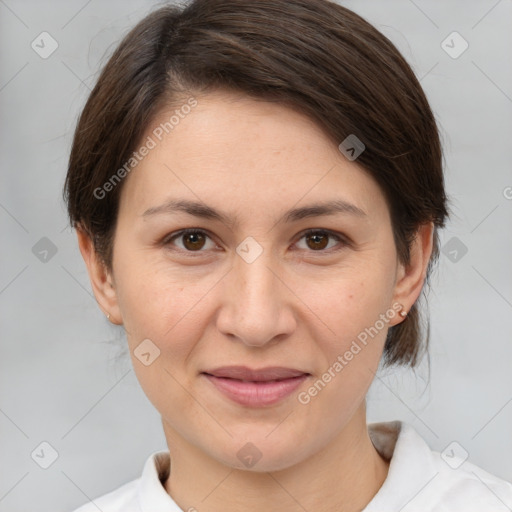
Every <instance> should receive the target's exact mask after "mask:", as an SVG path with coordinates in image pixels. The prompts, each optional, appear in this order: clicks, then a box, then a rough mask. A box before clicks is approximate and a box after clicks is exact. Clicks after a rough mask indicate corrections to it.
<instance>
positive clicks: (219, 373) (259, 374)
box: [203, 366, 308, 381]
mask: <svg viewBox="0 0 512 512" xmlns="http://www.w3.org/2000/svg"><path fill="white" fill-rule="evenodd" d="M203 373H206V374H208V375H213V376H214V377H228V378H230V379H238V380H250V381H268V380H280V379H290V378H292V377H299V376H300V375H306V374H308V372H304V371H302V370H296V369H294V368H285V367H283V366H269V367H267V368H260V369H253V368H248V367H247V366H222V367H220V368H215V369H214V370H208V371H205V372H203Z"/></svg>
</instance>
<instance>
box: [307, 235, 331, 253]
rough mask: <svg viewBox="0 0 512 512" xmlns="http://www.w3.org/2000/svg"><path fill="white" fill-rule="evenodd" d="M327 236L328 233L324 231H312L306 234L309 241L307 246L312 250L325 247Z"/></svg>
mask: <svg viewBox="0 0 512 512" xmlns="http://www.w3.org/2000/svg"><path fill="white" fill-rule="evenodd" d="M328 238H329V235H326V234H325V233H312V234H309V235H306V240H308V242H310V243H311V245H309V247H310V248H311V249H314V250H317V249H320V250H321V249H325V248H326V247H327V244H328V243H329V241H328Z"/></svg>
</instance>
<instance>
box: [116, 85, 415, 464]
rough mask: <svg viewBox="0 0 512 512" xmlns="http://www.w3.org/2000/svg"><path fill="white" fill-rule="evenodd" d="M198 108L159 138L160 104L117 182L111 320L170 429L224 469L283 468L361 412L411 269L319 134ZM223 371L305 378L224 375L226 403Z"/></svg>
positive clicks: (265, 116) (293, 119)
mask: <svg viewBox="0 0 512 512" xmlns="http://www.w3.org/2000/svg"><path fill="white" fill-rule="evenodd" d="M197 101H198V104H197V106H196V107H195V108H193V109H191V111H190V113H189V114H188V115H186V116H183V118H182V119H181V118H180V121H179V123H178V124H176V125H175V126H174V128H173V129H172V131H169V134H168V135H167V136H165V137H162V140H161V141H159V140H158V138H157V137H155V135H154V133H160V132H158V131H157V132H153V130H154V129H155V128H157V127H158V126H159V124H160V123H162V122H165V121H167V120H168V119H169V117H170V116H171V115H172V113H173V112H162V114H161V117H160V118H159V119H157V120H156V122H155V123H154V124H153V125H152V126H151V127H150V129H149V130H148V132H147V133H146V135H145V136H144V141H146V140H147V136H151V137H152V138H153V139H154V141H155V142H156V146H155V147H154V148H153V149H150V150H149V153H148V154H147V156H145V157H144V158H143V159H142V161H141V162H140V163H138V165H137V166H136V167H135V168H134V169H133V170H132V171H131V173H130V174H129V175H128V176H127V178H126V183H124V188H123V191H122V195H121V202H120V207H119V217H118V221H117V228H116V232H115V239H114V252H113V275H112V278H113V285H114V290H115V298H114V300H113V302H112V303H110V304H109V305H108V307H109V308H110V311H109V312H110V313H111V315H112V317H113V318H114V319H115V320H114V321H116V320H117V321H118V322H119V323H123V324H124V326H125V329H126V331H127V337H128V343H129V347H130V352H131V356H132V360H133V365H134V369H135V372H136V374H137V377H138V379H139V381H140V383H141V385H142V388H143V389H144V391H145V393H146V394H147V396H148V398H149V399H150V401H151V402H152V403H153V404H154V406H155V407H156V409H157V410H158V411H159V413H160V414H161V416H162V420H163V424H164V428H165V431H166V434H167V435H168V436H170V437H171V438H176V439H178V438H179V439H182V440H184V441H185V442H186V443H187V444H190V445H191V446H194V447H196V448H198V449H199V450H201V451H202V452H203V453H206V454H207V455H209V456H211V457H212V458H214V459H216V460H217V461H220V462H222V463H223V464H227V465H228V466H232V467H239V468H244V465H245V467H249V466H248V464H250V463H245V462H244V460H245V459H246V458H247V457H246V455H247V454H246V453H245V452H244V450H245V451H246V452H248V453H249V455H250V456H251V457H252V456H253V457H256V458H258V457H259V456H260V455H258V453H259V454H261V460H260V461H259V462H258V464H257V465H256V466H255V469H257V470H261V471H268V470H277V469H283V468H286V467H289V466H291V465H292V464H295V463H298V462H300V461H302V460H305V459H306V458H307V457H309V456H311V455H313V454H314V453H316V452H318V451H319V450H321V449H322V448H325V447H327V446H328V444H329V443H330V442H331V441H333V440H334V439H335V437H336V436H337V435H338V434H339V433H340V432H341V430H342V429H343V428H344V427H345V426H346V425H347V424H348V423H349V421H350V420H351V418H353V417H354V415H355V413H356V411H361V410H362V408H363V407H364V398H365V395H366V393H367V390H368V388H369V386H370V384H371V382H372V379H373V377H374V372H375V371H376V369H377V366H378V364H379V360H380V358H381V354H382V351H383V346H384V341H385V338H386V333H387V329H388V328H389V327H390V326H391V325H394V324H396V323H399V322H400V321H402V318H401V317H400V316H399V315H398V310H399V309H400V306H399V305H398V303H397V302H400V303H401V304H404V302H405V304H404V306H405V309H407V307H408V306H410V304H407V303H406V301H404V296H403V295H404V293H405V292H404V291H403V290H402V289H401V284H400V283H401V282H402V281H401V280H403V279H404V275H405V274H404V272H403V271H402V270H403V269H402V267H401V266H400V265H399V264H398V261H397V254H396V249H395V245H394V241H393V234H392V227H391V221H390V215H389V211H388V207H387V204H386V201H385V199H384V195H383V193H382V191H381V190H380V188H379V186H378V185H377V184H376V182H375V181H374V180H373V179H372V178H371V177H370V176H369V175H368V174H367V173H366V172H364V171H363V170H362V169H361V168H360V167H359V166H358V165H357V161H349V160H347V159H346V158H345V157H344V156H343V155H342V154H341V152H340V151H339V150H338V148H337V147H336V146H334V145H333V144H332V142H330V141H329V140H328V138H327V137H326V135H325V134H324V133H323V132H322V131H321V129H319V128H318V127H317V125H316V124H314V123H313V122H312V121H311V120H309V119H308V118H306V117H304V116H303V115H301V114H299V113H297V112H295V111H292V110H289V109H287V108H285V107H283V106H280V105H278V104H271V103H267V102H263V101H255V100H251V99H249V98H247V97H243V96H235V95H233V94H230V93H222V92H217V93H211V94H209V95H206V96H203V97H200V96H198V97H197ZM160 131H161V130H160ZM164 134H165V132H164ZM347 135H348V134H347ZM144 141H143V142H144ZM340 142H341V141H340ZM151 145H152V144H151ZM176 202H183V204H185V202H187V204H188V207H187V208H188V209H189V211H185V210H186V209H187V208H180V209H175V208H173V207H172V204H173V203H174V204H176ZM332 202H337V205H338V209H337V210H336V211H333V212H330V213H324V214H322V213H321V211H319V210H318V209H317V208H318V207H319V206H320V205H326V204H327V203H332ZM192 203H193V205H192ZM213 211H215V212H217V214H215V215H213V214H212V213H211V212H213ZM221 216H222V218H221ZM183 229H191V230H193V232H192V233H189V234H188V235H187V234H186V235H183V234H179V232H180V231H181V230H183ZM307 230H316V231H317V233H313V234H308V233H307ZM413 299H415V297H414V298H413ZM406 300H407V298H406ZM412 301H413V300H412ZM148 340H150V341H148ZM363 340H364V341H365V342H364V341H363ZM357 347H358V348H357ZM232 365H236V366H245V367H249V368H251V369H262V368H266V367H271V366H272V367H276V366H277V367H285V368H289V369H293V370H297V371H298V372H299V373H300V374H306V376H305V377H302V378H296V379H294V380H290V379H288V380H286V381H285V383H284V384H283V383H281V384H275V383H274V384H272V383H269V382H267V383H266V384H265V383H261V382H260V383H259V384H256V383H248V382H246V383H243V382H240V381H238V382H234V381H233V380H231V381H230V382H231V384H233V383H234V384H236V386H231V387H230V389H232V388H233V389H234V391H233V389H232V393H234V394H229V393H225V392H224V391H221V387H222V384H223V383H226V382H227V383H228V384H229V381H227V380H226V379H222V378H220V377H219V378H216V379H215V378H210V377H208V376H206V375H205V373H208V372H212V371H213V370H214V369H216V368H219V367H226V366H232ZM267 380H268V379H267ZM319 380H320V381H321V382H320V384H319ZM315 382H316V383H317V384H316V387H315ZM293 386H296V387H295V389H292V388H293ZM235 388H236V389H235ZM264 388H266V390H267V391H265V390H264ZM285 392H287V393H288V394H286V393H285ZM283 394H284V396H283ZM247 443H252V445H247ZM242 448H243V450H242V451H240V450H241V449H242Z"/></svg>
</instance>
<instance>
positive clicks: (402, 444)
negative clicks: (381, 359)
mask: <svg viewBox="0 0 512 512" xmlns="http://www.w3.org/2000/svg"><path fill="white" fill-rule="evenodd" d="M368 433H369V435H370V438H371V440H372V443H373V444H374V446H375V448H376V449H377V451H378V452H379V453H380V454H381V455H383V457H385V458H386V459H390V458H391V461H390V465H389V471H388V475H387V477H386V480H385V481H384V483H383V485H382V486H381V488H380V489H379V491H378V492H377V494H376V495H375V496H374V497H373V499H372V500H371V501H370V503H368V505H367V506H366V507H365V508H364V510H363V511H362V512H510V511H512V483H509V482H506V481H505V480H502V479H500V478H498V477H497V476H494V475H491V474H490V473H487V472H486V471H484V470H483V469H481V468H479V467H478V466H475V465H474V464H472V463H470V462H468V461H467V460H465V461H464V459H463V458H461V457H459V456H458V455H457V453H462V452H461V449H460V448H457V447H454V448H455V449H454V450H451V449H450V447H448V448H449V449H448V450H445V452H444V455H441V454H440V453H439V452H436V451H433V450H431V449H430V448H429V446H428V445H427V443H426V442H425V441H424V440H423V438H422V437H420V435H419V434H418V433H417V432H416V430H415V429H414V428H413V427H412V426H411V425H409V424H407V423H404V422H402V421H391V422H383V423H370V424H369V425H368ZM169 457H170V454H169V452H168V451H160V452H154V453H153V454H151V455H150V456H149V458H148V459H147V461H146V463H145V465H144V469H143V472H142V476H141V477H140V478H137V479H135V480H132V481H131V482H128V483H126V484H124V485H122V486H121V487H119V488H117V489H116V490H115V491H112V492H110V493H108V494H105V495H103V496H101V497H100V498H97V499H95V500H93V502H89V503H88V504H86V505H83V506H82V507H80V508H78V509H77V510H75V511H74V512H98V510H101V511H102V512H183V511H182V509H181V508H179V507H178V505H177V504H176V502H175V501H174V500H173V499H172V498H171V497H170V496H169V495H168V494H167V492H166V491H165V488H164V486H163V482H165V479H166V478H167V476H168V473H169V467H170V458H169ZM463 461H464V462H463Z"/></svg>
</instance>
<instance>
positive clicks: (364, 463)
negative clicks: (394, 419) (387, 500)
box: [163, 404, 389, 512]
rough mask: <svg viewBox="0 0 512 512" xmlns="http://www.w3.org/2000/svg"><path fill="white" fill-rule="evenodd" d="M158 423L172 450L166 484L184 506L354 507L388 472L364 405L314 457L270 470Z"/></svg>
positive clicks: (327, 510) (351, 511)
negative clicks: (221, 455)
mask: <svg viewBox="0 0 512 512" xmlns="http://www.w3.org/2000/svg"><path fill="white" fill-rule="evenodd" d="M163 425H164V432H165V435H166V439H167V444H168V446H169V450H170V452H171V471H170V475H169V477H168V479H167V481H166V482H165V489H166V491H167V493H168V494H169V495H171V496H172V498H173V500H174V501H175V502H176V503H177V504H178V505H179V506H180V508H182V509H183V510H189V509H191V510H194V508H196V509H197V510H201V512H221V511H222V512H235V511H236V512H238V511H240V510H245V511H247V512H260V511H261V510H280V511H282V512H297V511H302V510H315V511H316V512H334V511H339V510H343V511H344V512H356V511H361V510H362V509H364V507H365V506H366V505H367V504H368V503H369V502H370V501H371V500H372V498H373V497H374V496H375V494H376V493H377V492H378V490H379V489H380V487H381V486H382V484H383V483H384V480H385V479H386V476H387V473H388V468H389V461H386V460H385V459H384V458H383V457H381V455H380V454H379V453H378V452H377V450H376V449H375V447H374V446H373V444H372V442H371V439H370V437H369V435H368V430H367V425H366V409H365V404H363V406H362V407H361V408H360V409H359V410H358V411H357V412H356V414H355V415H354V416H353V417H352V418H351V420H350V421H349V423H348V424H347V425H346V426H345V427H344V428H343V429H342V430H341V431H340V432H339V433H338V434H337V435H336V436H335V437H334V438H333V439H332V440H331V441H330V442H329V443H328V444H326V445H324V446H323V448H321V449H320V450H319V451H318V452H316V453H315V454H314V455H313V456H311V457H309V458H307V459H306V460H303V461H301V462H300V463H299V464H295V465H294V466H291V467H288V468H286V469H282V470H279V471H271V472H257V471H244V470H239V469H236V468H232V467H229V466H226V465H224V464H222V463H220V462H218V461H217V460H216V459H213V458H212V457H209V456H208V455H207V454H205V453H204V451H202V450H200V449H198V448H197V447H196V446H194V445H191V444H189V443H188V442H187V441H186V440H185V439H184V438H183V437H182V436H180V435H179V434H178V433H177V432H176V431H175V430H174V429H172V428H171V427H170V426H169V425H168V424H167V423H166V422H165V421H164V422H163ZM192 507H194V508H192Z"/></svg>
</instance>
